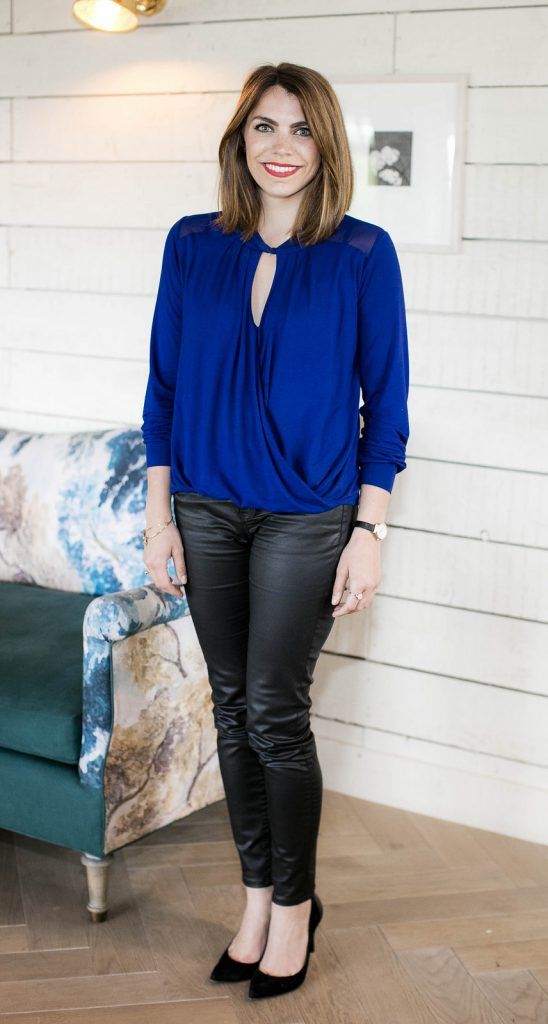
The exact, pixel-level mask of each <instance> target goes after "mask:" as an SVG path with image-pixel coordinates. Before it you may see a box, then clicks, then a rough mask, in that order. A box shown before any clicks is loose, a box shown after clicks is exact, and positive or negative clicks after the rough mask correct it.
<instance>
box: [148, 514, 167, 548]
mask: <svg viewBox="0 0 548 1024" xmlns="http://www.w3.org/2000/svg"><path fill="white" fill-rule="evenodd" d="M174 522H175V520H174V518H173V516H170V518H169V519H167V520H166V522H165V523H153V524H152V526H145V529H144V530H141V535H142V537H143V544H144V545H145V547H146V546H147V544H148V542H149V540H152V539H153V538H154V537H157V536H158V534H159V533H161V532H162V530H165V528H166V526H169V524H170V523H174ZM156 526H159V527H160V529H159V530H158V532H157V533H152V534H150V536H149V535H148V533H147V530H154V528H155V527H156Z"/></svg>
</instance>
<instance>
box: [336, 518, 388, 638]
mask: <svg viewBox="0 0 548 1024" xmlns="http://www.w3.org/2000/svg"><path fill="white" fill-rule="evenodd" d="M380 549H381V541H379V540H378V539H377V537H374V536H373V534H372V533H371V532H369V531H366V530H361V529H358V530H354V532H353V534H352V536H351V538H350V540H349V541H348V544H347V545H346V547H345V548H344V549H343V552H342V554H341V557H340V559H339V564H338V566H337V573H336V576H335V583H334V585H333V593H332V595H331V603H332V604H336V608H334V610H333V618H338V617H339V616H340V615H348V613H349V612H359V611H361V609H362V608H367V607H368V606H369V605H370V604H371V602H372V600H373V598H374V596H375V594H376V592H377V589H378V586H379V584H380V582H381V550H380ZM347 584H348V591H347V592H346V599H345V600H344V601H343V600H342V597H343V591H344V588H345V586H346V585H347ZM356 594H361V595H362V597H361V598H359V599H358V598H357V597H356V596H355V595H356Z"/></svg>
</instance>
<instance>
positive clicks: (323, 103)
mask: <svg viewBox="0 0 548 1024" xmlns="http://www.w3.org/2000/svg"><path fill="white" fill-rule="evenodd" d="M219 160H220V186H219V201H220V203H219V205H220V207H221V210H222V213H221V212H219V211H215V212H212V213H204V214H194V215H189V216H184V217H182V218H181V219H180V220H178V221H177V222H176V223H175V224H174V225H173V226H172V228H171V229H170V231H169V233H168V236H167V239H166V243H165V249H164V256H163V263H162V271H161V277H160V284H159V290H158V297H157V301H156V307H155V312H154V318H153V324H152V334H151V348H150V375H149V380H148V385H147V391H146V397H145V402H144V409H143V427H142V431H143V438H144V441H145V444H146V452H147V476H148V497H147V506H146V522H147V527H146V530H145V534H146V537H147V543H146V546H145V563H146V566H147V569H148V572H149V573H150V575H151V577H152V579H153V581H154V583H155V584H156V585H157V586H158V587H160V588H162V589H163V590H166V591H168V592H169V593H173V594H178V595H179V594H180V586H177V585H176V584H175V582H174V581H172V580H171V578H170V577H169V575H168V572H167V562H168V561H169V559H170V557H171V558H173V564H174V566H175V569H176V572H177V575H178V581H179V584H181V583H182V584H183V585H184V586H185V591H186V597H187V600H188V604H189V609H190V614H191V616H192V619H193V622H194V625H195V628H196V632H197V636H198V639H199V642H200V645H201V648H202V651H203V654H204V658H205V660H206V663H207V667H208V674H209V680H210V683H211V688H212V701H213V714H214V721H215V725H216V729H217V747H218V753H219V764H220V769H221V774H222V779H223V783H224V788H225V792H226V799H227V805H228V810H229V816H230V821H231V827H232V832H233V836H234V841H235V844H236V847H237V850H238V853H239V857H240V862H241V868H242V881H243V884H244V886H245V894H246V908H245V911H244V914H243V918H242V921H241V924H240V928H239V930H238V932H237V933H236V935H235V936H234V938H233V939H232V942H231V943H230V945H229V946H228V947H227V948H226V949H225V951H224V953H223V954H222V956H221V957H220V959H219V961H218V962H217V964H216V965H215V967H214V969H213V971H212V972H211V975H210V977H211V978H212V980H217V981H238V980H243V979H247V978H250V979H251V984H250V989H249V995H250V996H252V997H255V998H257V997H261V996H270V995H278V994H280V993H282V992H287V991H290V990H291V989H293V988H296V987H297V985H299V984H301V982H302V981H303V980H304V977H305V975H306V970H307V967H308V959H309V953H310V952H311V951H312V950H313V948H314V940H313V936H314V930H315V928H316V926H317V924H318V922H319V920H320V918H321V916H322V904H321V901H320V899H319V897H318V896H317V894H316V893H315V889H314V886H315V857H316V844H317V836H318V829H319V821H320V812H321V802H322V775H321V770H320V765H319V763H318V757H317V752H316V747H315V740H314V734H313V733H312V731H311V728H310V720H309V708H310V704H311V701H310V696H309V688H310V684H311V683H312V680H313V670H314V666H315V664H316V661H317V658H318V656H319V653H320V651H321V648H322V646H323V645H324V643H325V641H326V639H327V637H328V634H329V632H330V630H331V628H332V626H333V621H334V618H335V617H339V616H341V615H347V614H353V613H354V612H356V611H360V610H362V609H363V608H366V607H368V606H369V605H370V604H371V601H372V599H373V597H374V594H375V592H376V590H377V588H378V586H379V583H380V579H381V572H380V540H381V538H382V536H383V535H384V533H385V532H386V527H385V524H384V519H385V515H386V511H387V507H388V500H389V497H390V493H391V490H392V486H393V483H394V479H395V476H396V473H398V472H401V470H403V469H405V467H406V463H405V447H406V442H407V439H408V434H409V425H408V417H407V397H408V351H407V333H406V322H405V308H404V298H403V290H402V282H401V276H400V270H399V264H398V260H397V256H396V252H395V249H394V245H393V243H392V241H391V238H390V236H389V234H388V233H387V232H386V231H385V230H384V229H383V228H381V227H379V226H378V225H375V224H370V223H368V222H366V221H362V220H358V219H357V218H354V217H350V216H348V215H347V214H346V213H345V211H346V210H347V209H348V206H349V205H350V202H351V197H352V189H353V174H352V163H351V156H350V150H349V145H348V140H347V136H346V132H345V127H344V122H343V118H342V113H341V110H340V107H339V104H338V101H337V98H336V96H335V93H334V91H333V90H332V88H331V86H330V85H329V83H328V82H327V80H326V79H325V78H324V77H323V76H322V75H320V74H318V72H316V71H313V70H311V69H309V68H305V67H300V66H298V65H294V64H287V63H284V64H279V65H278V66H273V65H265V66H261V67H258V68H256V69H255V70H254V71H253V72H252V73H251V74H250V75H249V77H248V78H247V80H246V82H245V84H244V88H243V91H242V94H241V96H240V99H239V101H238V104H237V108H236V112H235V113H234V115H233V117H232V119H231V121H230V123H229V125H228V127H227V129H226V131H225V134H224V136H223V138H222V140H221V144H220V148H219ZM360 385H361V388H362V392H363V396H364V404H363V405H362V406H361V407H360V408H358V407H359V391H360ZM359 412H361V413H362V414H363V417H364V427H363V430H362V433H361V435H360V431H359V415H358V413H359ZM171 494H173V502H174V519H173V518H172V515H171V504H170V500H171ZM345 587H346V588H347V593H346V595H345V596H344V598H343V591H344V589H345ZM333 606H335V607H333Z"/></svg>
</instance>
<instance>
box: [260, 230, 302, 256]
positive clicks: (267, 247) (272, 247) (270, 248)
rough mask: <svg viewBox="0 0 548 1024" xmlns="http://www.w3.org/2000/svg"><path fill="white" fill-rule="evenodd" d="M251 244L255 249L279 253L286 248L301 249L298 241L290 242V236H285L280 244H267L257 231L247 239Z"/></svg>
mask: <svg viewBox="0 0 548 1024" xmlns="http://www.w3.org/2000/svg"><path fill="white" fill-rule="evenodd" d="M249 241H250V243H251V245H254V246H255V247H256V248H257V249H260V250H261V251H262V252H272V253H275V254H276V253H279V252H285V250H286V249H302V245H301V244H300V242H292V241H291V239H290V238H286V240H285V242H282V243H281V245H267V243H266V242H265V240H264V238H263V237H262V236H261V235H260V234H259V232H258V231H256V232H255V234H254V235H253V236H252V237H251V238H250V239H249Z"/></svg>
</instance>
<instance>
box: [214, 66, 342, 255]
mask: <svg viewBox="0 0 548 1024" xmlns="http://www.w3.org/2000/svg"><path fill="white" fill-rule="evenodd" d="M273 85H281V86H282V87H283V88H284V89H286V90H287V92H290V93H293V94H294V95H295V96H297V97H298V99H299V101H300V104H301V107H302V109H303V113H304V116H305V118H306V121H307V123H308V126H309V128H310V131H311V134H312V138H313V139H314V142H315V144H316V146H317V148H318V152H319V154H320V158H321V159H320V166H319V168H318V172H317V174H316V175H315V177H314V178H313V180H312V181H311V182H310V183H309V185H308V186H307V188H306V190H305V193H304V195H303V199H302V202H301V205H300V207H299V212H298V214H297V218H296V220H295V223H294V225H293V233H292V235H291V240H292V241H293V242H296V241H299V242H300V244H301V245H314V244H315V243H316V242H320V241H322V240H323V239H325V238H328V237H329V235H331V234H332V233H333V232H334V231H335V229H336V228H337V226H338V225H339V223H340V222H341V220H342V218H343V217H344V215H345V213H346V211H347V209H348V207H349V206H350V202H351V200H352V192H353V188H354V175H353V168H352V158H351V155H350V146H349V143H348V136H347V134H346V128H345V125H344V120H343V116H342V111H341V108H340V105H339V101H338V99H337V96H336V94H335V92H334V90H333V88H332V86H331V85H330V84H329V82H328V81H327V79H326V78H324V76H323V75H321V74H320V73H319V72H318V71H314V70H313V69H312V68H307V67H302V66H301V65H299V64H287V63H283V64H262V65H261V66H260V67H257V68H255V69H254V71H252V72H251V73H250V74H249V75H248V77H247V78H246V80H245V82H244V85H243V88H242V92H241V94H240V97H239V100H238V103H237V106H236V110H235V112H234V114H233V115H232V118H231V119H230V121H229V123H228V125H227V127H226V129H225V132H224V135H223V137H222V139H221V142H220V144H219V163H220V181H219V188H218V209H219V210H220V211H222V212H221V213H220V215H219V216H218V217H217V218H216V220H215V224H216V225H217V226H218V227H220V228H221V229H222V230H223V231H226V232H229V231H238V230H239V231H241V232H242V235H243V238H244V240H245V241H248V240H249V239H250V238H251V236H252V235H253V234H254V233H255V231H257V230H258V225H259V218H260V214H261V199H260V190H259V187H258V185H257V183H256V181H255V180H254V178H253V177H252V175H251V174H250V172H249V168H248V166H247V162H246V155H245V146H244V140H243V129H244V126H245V122H246V119H247V117H248V116H249V114H250V113H251V111H252V109H253V108H254V107H255V105H256V104H257V103H258V101H259V99H260V98H261V96H262V94H263V93H264V92H265V91H266V89H269V88H270V87H271V86H273Z"/></svg>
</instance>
